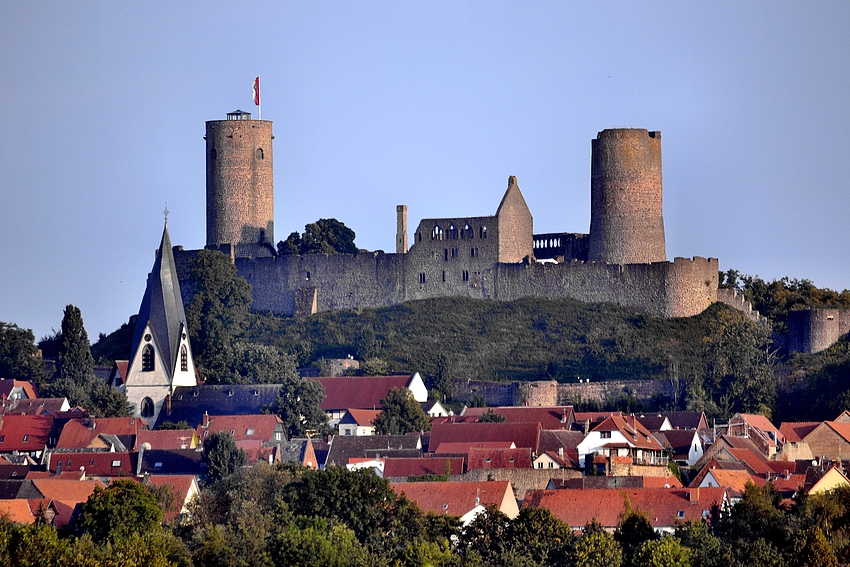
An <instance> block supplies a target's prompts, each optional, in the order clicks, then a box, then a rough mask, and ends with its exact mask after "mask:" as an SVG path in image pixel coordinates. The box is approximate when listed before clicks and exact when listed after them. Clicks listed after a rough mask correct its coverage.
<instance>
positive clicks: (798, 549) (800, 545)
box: [788, 526, 838, 567]
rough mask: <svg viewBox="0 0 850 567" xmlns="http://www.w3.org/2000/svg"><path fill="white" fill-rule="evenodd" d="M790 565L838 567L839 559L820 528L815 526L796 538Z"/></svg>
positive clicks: (800, 566)
mask: <svg viewBox="0 0 850 567" xmlns="http://www.w3.org/2000/svg"><path fill="white" fill-rule="evenodd" d="M788 565H789V566H790V567H838V559H837V558H836V557H835V552H834V551H833V550H832V546H831V545H830V544H829V542H828V541H827V540H826V536H824V535H823V532H822V531H821V530H820V528H819V527H817V526H813V527H810V528H807V529H805V530H802V531H800V532H799V533H798V534H797V536H796V537H795V539H794V546H793V548H792V552H791V556H790V557H789V561H788Z"/></svg>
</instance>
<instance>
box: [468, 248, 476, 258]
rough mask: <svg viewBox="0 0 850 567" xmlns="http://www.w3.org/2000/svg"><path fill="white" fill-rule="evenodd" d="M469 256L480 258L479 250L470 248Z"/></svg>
mask: <svg viewBox="0 0 850 567" xmlns="http://www.w3.org/2000/svg"><path fill="white" fill-rule="evenodd" d="M469 255H470V256H471V257H472V258H478V248H470V249H469Z"/></svg>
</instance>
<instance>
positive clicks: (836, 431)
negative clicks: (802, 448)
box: [803, 421, 850, 461]
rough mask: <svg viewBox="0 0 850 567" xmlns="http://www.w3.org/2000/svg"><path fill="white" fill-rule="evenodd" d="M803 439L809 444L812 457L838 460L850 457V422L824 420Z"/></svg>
mask: <svg viewBox="0 0 850 567" xmlns="http://www.w3.org/2000/svg"><path fill="white" fill-rule="evenodd" d="M803 441H804V442H805V443H806V444H807V445H808V446H809V449H810V450H811V453H812V458H818V459H828V460H830V461H838V460H840V459H846V458H847V457H850V423H847V422H844V421H824V422H823V423H821V424H819V425H817V426H816V427H814V428H813V429H812V430H811V432H809V433H808V434H807V435H806V436H805V437H804V438H803Z"/></svg>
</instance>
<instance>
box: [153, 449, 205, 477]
mask: <svg viewBox="0 0 850 567" xmlns="http://www.w3.org/2000/svg"><path fill="white" fill-rule="evenodd" d="M202 457H203V452H202V451H197V450H195V449H147V450H145V451H142V454H141V462H140V463H139V474H145V473H149V474H194V475H199V474H201V472H202V467H201V461H202ZM157 464H159V465H160V466H156V465H157Z"/></svg>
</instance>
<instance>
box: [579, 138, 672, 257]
mask: <svg viewBox="0 0 850 567" xmlns="http://www.w3.org/2000/svg"><path fill="white" fill-rule="evenodd" d="M591 147H592V157H591V166H590V167H591V171H590V240H589V250H588V259H589V260H591V261H598V262H608V263H609V264H643V263H650V262H663V261H665V260H666V259H667V253H666V247H665V241H664V218H663V216H662V210H661V132H649V131H647V130H643V129H634V128H622V129H614V130H603V131H602V132H599V134H597V136H596V139H595V140H592V141H591Z"/></svg>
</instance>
